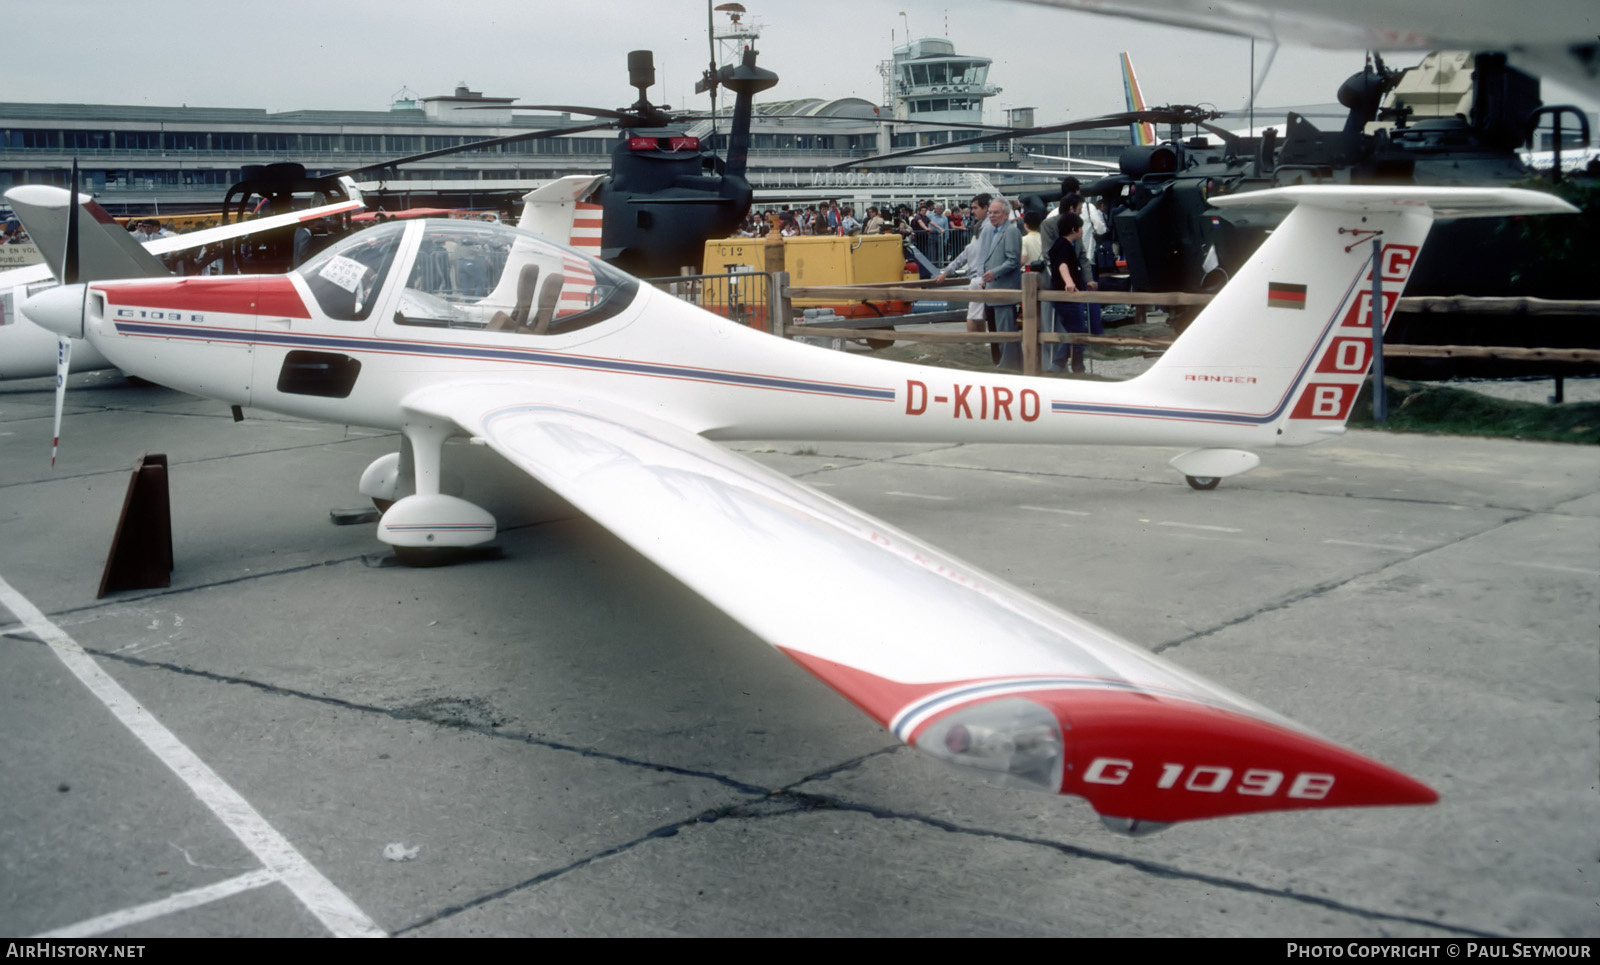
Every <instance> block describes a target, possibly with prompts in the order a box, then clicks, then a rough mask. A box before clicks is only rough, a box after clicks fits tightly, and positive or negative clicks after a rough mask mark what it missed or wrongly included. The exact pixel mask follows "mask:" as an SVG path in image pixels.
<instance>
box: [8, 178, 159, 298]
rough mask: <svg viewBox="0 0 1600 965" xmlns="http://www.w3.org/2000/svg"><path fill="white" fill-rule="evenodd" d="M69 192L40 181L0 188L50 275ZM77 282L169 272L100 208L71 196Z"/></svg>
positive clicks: (57, 258) (56, 271)
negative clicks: (76, 240)
mask: <svg viewBox="0 0 1600 965" xmlns="http://www.w3.org/2000/svg"><path fill="white" fill-rule="evenodd" d="M71 199H72V192H70V191H68V190H66V189H65V188H54V187H50V186H48V185H43V184H28V185H23V186H21V187H17V188H12V189H11V190H10V191H7V192H6V200H7V201H10V202H11V207H12V208H13V209H14V210H15V211H16V214H17V217H18V218H20V219H22V223H23V224H24V225H26V226H27V228H28V234H29V235H30V236H32V238H33V241H34V243H35V244H37V245H38V246H39V253H40V254H41V255H43V256H44V260H45V262H46V263H47V264H49V266H50V272H51V274H53V275H55V277H57V278H60V277H61V271H62V268H63V264H62V253H63V251H64V250H65V242H66V237H67V219H66V217H65V212H66V210H67V208H68V207H69V206H71V204H72V200H71ZM76 212H77V218H78V238H79V250H78V280H79V281H98V280H100V279H103V278H165V277H167V276H168V275H169V274H171V272H169V271H167V266H166V265H163V264H162V263H161V260H160V259H159V258H157V257H156V256H154V255H152V254H150V253H149V252H148V251H146V250H145V249H144V247H143V246H142V245H140V244H139V242H137V241H135V240H134V238H133V236H132V235H131V234H129V233H128V230H127V229H126V228H124V227H123V226H122V225H119V224H117V222H116V220H115V219H114V218H112V217H111V215H109V214H107V213H106V209H104V208H102V207H100V205H99V203H98V202H96V201H94V200H93V199H92V198H90V197H89V196H88V195H85V194H79V195H77V207H76Z"/></svg>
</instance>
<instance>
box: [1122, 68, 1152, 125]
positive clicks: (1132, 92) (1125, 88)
mask: <svg viewBox="0 0 1600 965" xmlns="http://www.w3.org/2000/svg"><path fill="white" fill-rule="evenodd" d="M1122 93H1123V96H1124V97H1125V98H1126V99H1127V102H1128V110H1130V111H1142V110H1144V109H1145V103H1144V93H1143V92H1142V91H1140V90H1139V78H1138V76H1137V75H1135V74H1134V72H1133V58H1132V57H1129V56H1128V52H1127V51H1126V50H1124V51H1123V52H1122ZM1129 129H1130V130H1131V131H1132V133H1133V143H1134V144H1136V145H1141V146H1143V147H1151V146H1153V145H1154V144H1155V143H1156V126H1155V125H1154V124H1152V123H1150V122H1149V121H1134V122H1133V123H1132V124H1131V125H1129Z"/></svg>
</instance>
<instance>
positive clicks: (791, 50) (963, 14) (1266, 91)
mask: <svg viewBox="0 0 1600 965" xmlns="http://www.w3.org/2000/svg"><path fill="white" fill-rule="evenodd" d="M744 5H745V6H746V7H747V8H748V9H749V11H750V13H749V17H750V18H751V19H753V20H755V21H757V22H759V23H761V24H762V35H761V40H760V41H759V42H758V46H757V49H758V50H759V51H760V54H761V56H760V61H759V63H760V64H761V65H762V66H763V67H766V68H768V69H770V70H773V71H775V72H777V73H778V75H779V77H780V83H779V85H778V86H777V87H775V88H773V89H772V90H771V91H769V92H767V93H766V94H764V95H761V98H760V99H786V98H791V97H802V96H816V97H825V98H835V97H848V96H857V97H864V98H867V99H868V100H872V101H878V100H880V95H881V91H882V81H881V80H880V78H879V75H878V72H877V64H878V62H879V61H882V60H887V59H888V58H889V55H890V50H891V47H892V46H893V45H894V44H895V43H900V42H904V41H905V39H906V37H907V32H908V30H909V32H910V35H911V36H913V37H927V36H933V37H946V36H947V37H949V38H950V39H951V40H952V41H953V42H954V43H955V45H956V50H957V52H958V53H973V54H979V55H982V56H986V57H990V58H993V60H994V65H993V66H992V67H991V69H990V75H989V82H990V83H992V84H995V85H998V86H999V87H1001V88H1002V92H1001V93H1000V94H999V95H998V96H996V97H994V98H991V99H990V102H989V113H990V117H991V119H992V120H993V121H994V122H999V121H1001V120H1002V119H1003V114H1002V113H1001V112H1003V111H1004V110H1005V109H1006V108H1011V107H1033V108H1036V115H1035V117H1036V122H1037V123H1039V124H1047V123H1055V122H1061V121H1067V120H1073V119H1077V118H1082V117H1087V116H1092V115H1095V114H1102V113H1107V112H1112V111H1120V110H1122V109H1123V94H1122V86H1121V79H1120V74H1119V68H1118V62H1117V54H1118V52H1119V51H1122V50H1127V51H1129V52H1130V53H1131V54H1132V56H1133V61H1134V65H1135V68H1136V70H1137V71H1138V73H1139V79H1140V82H1141V84H1142V86H1143V89H1144V94H1145V99H1146V101H1147V102H1148V103H1150V104H1153V105H1155V104H1165V103H1174V102H1178V103H1201V104H1212V105H1216V106H1217V107H1218V108H1219V109H1235V108H1239V107H1242V106H1243V105H1244V104H1245V103H1246V101H1247V99H1248V95H1249V88H1250V76H1251V74H1250V56H1251V49H1250V42H1249V41H1248V40H1246V39H1242V38H1238V37H1228V36H1222V35H1218V34H1212V33H1204V32H1199V31H1191V30H1182V29H1179V28H1173V27H1162V26H1156V25H1151V24H1143V23H1137V22H1134V21H1129V20H1123V19H1120V18H1115V17H1103V16H1095V15H1093V14H1088V13H1078V12H1072V11H1066V10H1059V9H1054V8H1048V7H1039V6H1034V5H1032V4H1026V3H1015V2H1010V0H966V2H964V3H960V4H957V5H953V6H940V5H933V4H928V3H924V2H922V0H806V2H797V0H745V2H744ZM706 13H707V7H706V3H705V0H582V2H554V0H457V2H454V3H447V2H445V0H385V2H383V3H372V2H352V0H274V2H272V3H270V4H268V3H261V4H254V3H237V2H234V0H220V2H211V3H195V2H193V0H183V2H174V0H140V2H138V3H129V2H127V0H66V2H55V3H45V2H16V3H11V4H7V18H6V23H5V27H4V31H5V33H4V38H5V39H4V41H0V42H3V43H4V45H5V48H4V49H5V57H6V61H7V67H8V69H7V71H6V81H5V84H4V87H3V88H0V99H4V100H7V101H25V102H61V103H102V104H134V105H149V106H177V105H188V106H191V107H195V106H206V107H254V108H262V109H265V110H268V111H287V110H300V109H316V110H383V109H386V108H387V107H388V106H389V103H390V101H391V99H392V97H393V95H394V94H395V93H396V92H398V91H399V90H401V89H402V88H409V89H410V90H411V91H413V92H416V93H418V94H421V95H422V96H430V95H435V94H448V93H451V92H452V91H453V90H454V88H455V86H456V85H457V84H460V83H463V82H465V83H466V84H467V85H468V86H469V87H471V88H472V89H473V90H477V91H482V92H483V93H485V94H489V95H491V96H500V97H515V98H518V99H520V100H522V101H525V102H528V103H562V104H575V105H585V106H594V107H612V108H614V107H622V106H625V105H628V104H631V103H632V102H633V100H634V97H635V94H634V91H633V88H631V87H629V86H628V83H627V51H629V50H634V49H650V50H654V51H655V61H656V70H657V78H658V86H657V87H656V88H654V89H652V91H651V99H652V100H653V101H655V102H656V103H658V104H659V103H661V102H663V101H665V102H667V103H669V104H671V105H672V106H673V107H675V108H683V107H689V108H691V109H697V110H699V109H704V108H705V107H706V106H707V101H706V98H705V97H704V95H694V94H693V89H694V83H695V81H696V80H698V79H699V77H700V72H701V71H702V70H703V69H704V68H705V66H706V63H707V61H708V59H709V49H708V44H707V40H706V26H707V17H706ZM716 17H717V25H718V26H719V27H721V26H722V25H723V24H724V23H726V21H725V19H724V15H723V14H720V13H719V14H716ZM1256 54H1257V57H1258V61H1263V60H1265V58H1266V55H1267V45H1266V44H1264V43H1259V42H1258V43H1257V45H1256ZM1420 56H1421V55H1420V54H1396V55H1393V56H1392V57H1391V63H1393V64H1395V65H1409V64H1410V63H1414V62H1415V60H1417V59H1420ZM1361 63H1362V54H1361V53H1360V52H1359V51H1342V52H1330V51H1322V50H1315V49H1312V48H1306V47H1290V46H1284V47H1282V48H1280V49H1279V50H1278V52H1277V55H1276V59H1275V61H1274V64H1273V67H1272V69H1271V70H1270V71H1269V72H1268V73H1267V77H1266V81H1265V83H1264V84H1263V86H1262V89H1261V92H1260V94H1259V95H1258V97H1257V100H1256V103H1257V106H1258V108H1261V107H1283V106H1292V105H1307V104H1319V103H1332V102H1333V101H1334V94H1335V91H1336V90H1337V89H1338V86H1339V84H1340V83H1341V82H1342V81H1343V80H1344V78H1345V77H1347V76H1349V75H1350V74H1352V73H1354V72H1356V71H1357V70H1359V69H1360V68H1361ZM1549 86H1550V85H1548V84H1547V85H1546V87H1547V88H1549ZM1552 93H1553V92H1552V91H1550V90H1548V89H1547V91H1546V94H1545V100H1546V101H1547V102H1551V101H1555V100H1557V99H1563V100H1570V99H1571V97H1570V95H1568V96H1561V97H1558V96H1552ZM1585 106H1587V107H1588V108H1589V109H1591V110H1592V109H1594V106H1593V105H1592V104H1586V105H1585Z"/></svg>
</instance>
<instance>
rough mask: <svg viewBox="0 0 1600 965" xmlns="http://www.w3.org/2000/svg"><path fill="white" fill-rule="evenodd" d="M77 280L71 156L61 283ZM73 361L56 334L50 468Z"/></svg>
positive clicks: (75, 197)
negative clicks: (54, 410)
mask: <svg viewBox="0 0 1600 965" xmlns="http://www.w3.org/2000/svg"><path fill="white" fill-rule="evenodd" d="M77 283H78V159H77V158H76V157H74V158H73V159H72V181H71V183H70V184H69V185H68V198H67V242H66V251H65V252H64V253H63V254H62V256H61V284H63V285H76V284H77ZM71 365H72V339H70V338H67V337H66V336H65V335H57V336H56V414H55V427H54V431H53V432H52V433H51V439H50V468H52V469H54V468H55V465H56V451H57V450H58V449H60V448H61V413H62V412H63V411H65V410H66V407H67V370H68V369H69V368H70V367H71Z"/></svg>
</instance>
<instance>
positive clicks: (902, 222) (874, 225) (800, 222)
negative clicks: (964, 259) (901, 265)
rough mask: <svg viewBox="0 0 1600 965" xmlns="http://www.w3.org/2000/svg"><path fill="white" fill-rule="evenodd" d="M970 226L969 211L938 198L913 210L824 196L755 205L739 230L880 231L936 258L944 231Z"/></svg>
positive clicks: (757, 233)
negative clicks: (795, 203) (799, 203)
mask: <svg viewBox="0 0 1600 965" xmlns="http://www.w3.org/2000/svg"><path fill="white" fill-rule="evenodd" d="M968 228H969V223H968V222H967V220H966V218H965V213H964V212H963V211H961V210H960V209H958V208H948V209H947V208H946V207H945V206H944V204H943V203H942V202H939V201H922V202H920V203H918V204H917V206H916V208H915V209H913V208H912V207H911V206H910V205H906V204H902V205H897V206H895V207H893V208H891V207H889V206H887V205H885V206H883V207H879V206H877V205H868V206H867V207H866V208H865V209H864V210H861V211H857V210H856V207H855V206H854V205H851V204H840V203H839V202H837V201H822V202H818V203H817V204H813V205H809V206H807V207H805V208H791V207H789V206H788V205H784V206H783V207H781V208H767V209H765V210H761V211H756V210H754V209H752V210H751V212H750V215H749V216H748V217H747V218H745V222H744V224H743V225H741V226H740V228H739V230H738V231H737V232H736V234H738V235H739V236H741V237H745V238H754V237H764V236H766V235H768V234H770V233H771V232H773V231H777V232H778V233H779V234H780V235H782V236H783V237H786V238H789V237H794V236H795V235H863V234H865V235H879V234H898V235H900V236H902V237H903V238H905V239H906V240H908V241H910V242H911V243H912V244H914V245H916V247H917V250H919V251H921V252H923V254H925V255H927V256H929V257H930V258H931V257H933V254H934V253H935V252H936V251H937V250H938V248H937V245H936V242H937V240H938V239H940V238H942V237H943V236H945V235H947V234H948V235H950V236H951V237H952V238H956V237H963V236H964V235H965V233H966V232H967V230H968Z"/></svg>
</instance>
